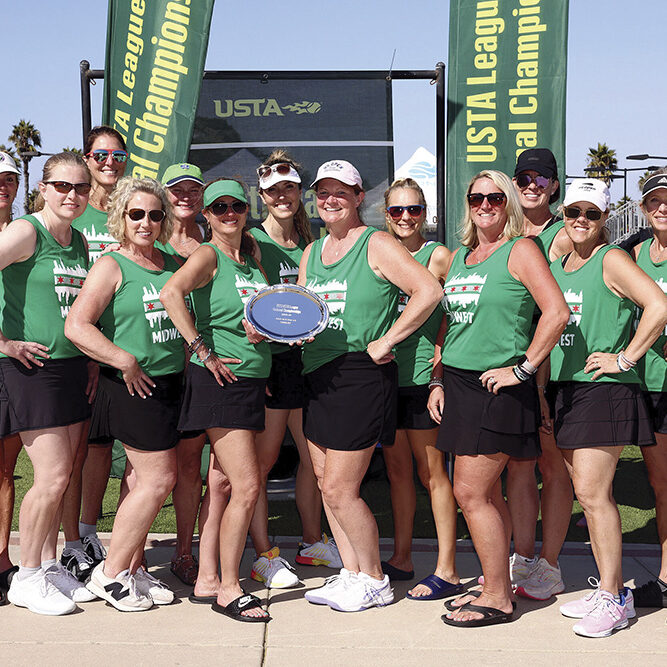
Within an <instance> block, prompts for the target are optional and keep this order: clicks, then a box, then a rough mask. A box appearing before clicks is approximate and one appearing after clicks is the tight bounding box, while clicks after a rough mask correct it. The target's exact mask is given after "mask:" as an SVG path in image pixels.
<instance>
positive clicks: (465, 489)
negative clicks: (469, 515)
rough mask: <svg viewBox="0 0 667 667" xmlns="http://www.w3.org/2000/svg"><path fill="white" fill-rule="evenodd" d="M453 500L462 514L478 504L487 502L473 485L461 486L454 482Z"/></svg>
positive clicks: (459, 483) (461, 484)
mask: <svg viewBox="0 0 667 667" xmlns="http://www.w3.org/2000/svg"><path fill="white" fill-rule="evenodd" d="M454 498H456V502H457V503H458V506H459V507H460V508H461V510H462V511H463V512H468V511H470V510H471V509H474V508H475V506H477V505H479V503H480V502H486V501H488V498H486V497H484V498H483V497H482V496H481V495H480V493H479V491H477V490H476V488H475V487H474V485H470V484H463V483H461V482H457V481H456V479H455V480H454Z"/></svg>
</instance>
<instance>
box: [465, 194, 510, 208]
mask: <svg viewBox="0 0 667 667" xmlns="http://www.w3.org/2000/svg"><path fill="white" fill-rule="evenodd" d="M467 197H468V203H469V204H470V205H471V206H481V205H482V203H483V201H484V200H485V199H487V200H488V202H489V204H491V206H500V205H501V204H502V203H503V202H504V201H505V199H506V196H505V193H504V192H490V193H489V194H488V195H483V194H482V193H481V192H470V193H468V195H467Z"/></svg>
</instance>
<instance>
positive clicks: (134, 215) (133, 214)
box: [127, 208, 167, 222]
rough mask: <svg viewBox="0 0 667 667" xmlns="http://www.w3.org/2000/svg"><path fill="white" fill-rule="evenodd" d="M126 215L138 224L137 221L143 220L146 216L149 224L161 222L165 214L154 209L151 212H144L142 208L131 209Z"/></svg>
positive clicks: (160, 210)
mask: <svg viewBox="0 0 667 667" xmlns="http://www.w3.org/2000/svg"><path fill="white" fill-rule="evenodd" d="M127 215H128V216H129V218H130V220H133V221H134V222H139V220H143V219H144V218H145V217H146V216H148V218H149V220H150V221H151V222H162V221H163V220H164V217H165V215H167V214H166V213H165V212H164V211H163V210H162V209H159V208H154V209H153V210H152V211H144V209H143V208H131V209H130V210H129V211H127Z"/></svg>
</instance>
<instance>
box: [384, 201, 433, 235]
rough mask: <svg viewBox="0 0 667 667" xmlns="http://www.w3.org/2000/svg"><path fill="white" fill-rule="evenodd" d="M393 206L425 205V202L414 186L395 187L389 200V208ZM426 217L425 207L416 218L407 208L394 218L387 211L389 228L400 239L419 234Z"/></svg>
mask: <svg viewBox="0 0 667 667" xmlns="http://www.w3.org/2000/svg"><path fill="white" fill-rule="evenodd" d="M391 206H403V207H408V206H423V202H422V200H421V198H420V197H419V194H418V192H417V191H416V190H414V189H413V188H395V189H394V190H392V191H391V193H390V195H389V200H388V202H387V208H389V207H391ZM425 219H426V210H425V209H422V212H421V213H420V214H419V215H418V216H417V217H416V218H413V217H412V216H411V215H410V214H409V213H408V211H407V210H405V209H404V210H403V213H402V214H401V217H400V218H398V219H395V218H392V217H391V216H390V215H389V213H388V212H385V220H386V222H387V229H391V231H392V232H393V234H394V236H396V238H398V239H399V240H400V241H403V240H407V239H409V238H410V237H412V236H414V235H419V233H420V231H421V227H422V225H423V224H424V220H425Z"/></svg>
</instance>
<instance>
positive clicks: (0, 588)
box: [0, 565, 19, 607]
mask: <svg viewBox="0 0 667 667" xmlns="http://www.w3.org/2000/svg"><path fill="white" fill-rule="evenodd" d="M18 571H19V568H18V565H13V566H12V567H10V568H9V569H8V570H4V571H3V572H0V607H1V606H2V605H4V604H8V603H9V600H8V599H7V593H8V592H9V586H10V585H11V583H12V577H13V576H14V575H15V574H16V573H17V572H18Z"/></svg>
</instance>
